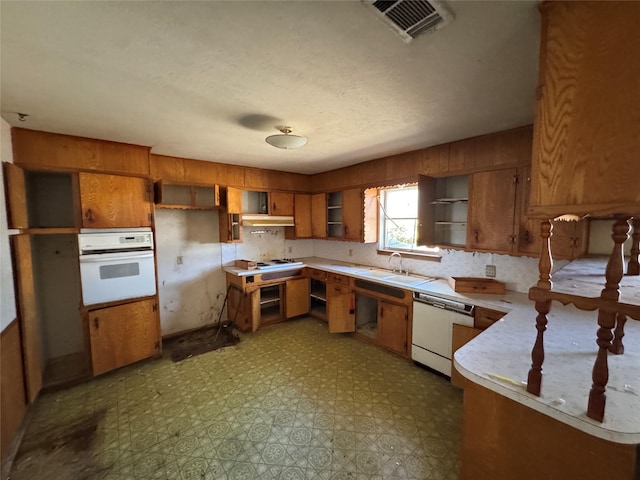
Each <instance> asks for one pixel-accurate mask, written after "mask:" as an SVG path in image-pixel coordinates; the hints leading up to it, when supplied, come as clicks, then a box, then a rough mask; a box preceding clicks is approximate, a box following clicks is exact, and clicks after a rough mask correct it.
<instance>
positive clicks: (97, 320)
mask: <svg viewBox="0 0 640 480" xmlns="http://www.w3.org/2000/svg"><path fill="white" fill-rule="evenodd" d="M93 326H94V327H96V330H97V329H99V328H100V318H98V317H94V319H93Z"/></svg>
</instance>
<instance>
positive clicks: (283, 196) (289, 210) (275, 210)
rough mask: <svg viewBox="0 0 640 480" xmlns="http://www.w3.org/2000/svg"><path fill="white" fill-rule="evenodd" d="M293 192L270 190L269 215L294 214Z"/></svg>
mask: <svg viewBox="0 0 640 480" xmlns="http://www.w3.org/2000/svg"><path fill="white" fill-rule="evenodd" d="M293 210H294V197H293V193H287V192H269V215H287V216H289V215H293Z"/></svg>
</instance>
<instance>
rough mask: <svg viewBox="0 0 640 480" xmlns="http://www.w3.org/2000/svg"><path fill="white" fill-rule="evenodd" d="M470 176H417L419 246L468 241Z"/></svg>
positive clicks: (462, 245)
mask: <svg viewBox="0 0 640 480" xmlns="http://www.w3.org/2000/svg"><path fill="white" fill-rule="evenodd" d="M468 202H469V176H468V175H458V176H454V177H442V178H434V177H428V176H425V175H420V176H419V177H418V238H417V244H418V245H426V246H430V247H431V246H442V247H445V248H446V247H464V246H465V245H466V243H467V221H468Z"/></svg>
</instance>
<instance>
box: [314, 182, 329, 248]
mask: <svg viewBox="0 0 640 480" xmlns="http://www.w3.org/2000/svg"><path fill="white" fill-rule="evenodd" d="M311 235H312V236H313V238H327V195H326V194H325V193H316V194H313V195H311Z"/></svg>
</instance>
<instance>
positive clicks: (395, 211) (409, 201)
mask: <svg viewBox="0 0 640 480" xmlns="http://www.w3.org/2000/svg"><path fill="white" fill-rule="evenodd" d="M386 210H387V215H388V216H389V217H391V218H417V217H418V189H417V188H415V187H413V188H399V189H395V190H387V191H386Z"/></svg>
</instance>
